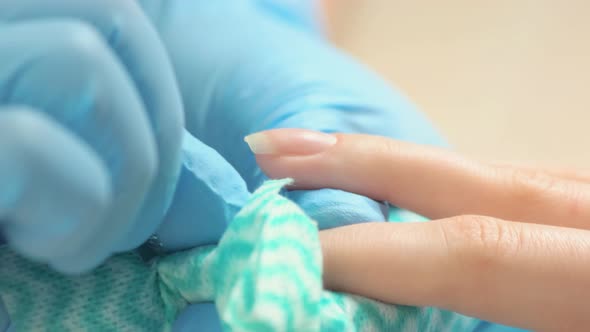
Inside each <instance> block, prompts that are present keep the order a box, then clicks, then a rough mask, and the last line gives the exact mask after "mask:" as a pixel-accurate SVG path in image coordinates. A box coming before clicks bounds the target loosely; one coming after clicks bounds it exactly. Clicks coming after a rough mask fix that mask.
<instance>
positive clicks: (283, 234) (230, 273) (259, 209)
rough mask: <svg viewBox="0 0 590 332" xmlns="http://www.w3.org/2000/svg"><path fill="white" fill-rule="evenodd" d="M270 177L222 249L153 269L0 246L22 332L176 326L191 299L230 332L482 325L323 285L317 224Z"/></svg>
mask: <svg viewBox="0 0 590 332" xmlns="http://www.w3.org/2000/svg"><path fill="white" fill-rule="evenodd" d="M287 183H288V180H281V181H269V182H267V183H266V184H264V185H263V186H262V187H261V188H260V189H259V190H257V191H256V192H255V193H254V194H253V195H252V198H251V200H250V202H249V203H248V204H247V205H246V206H245V207H244V208H243V209H242V211H240V213H239V214H238V215H237V216H236V217H235V219H234V220H233V222H232V223H231V224H230V227H229V229H228V230H227V231H226V233H225V234H224V236H223V238H222V239H221V241H220V243H219V245H218V246H217V247H205V248H196V249H193V250H190V251H186V252H181V253H177V254H173V255H169V256H166V257H163V258H160V259H159V260H157V261H155V262H154V263H153V265H151V266H150V265H146V264H145V263H144V262H143V261H142V260H141V259H140V258H139V257H138V256H137V255H136V254H134V253H129V254H124V255H119V256H116V257H113V258H111V259H110V260H109V261H108V262H107V263H106V264H104V265H103V266H102V267H100V268H99V269H97V270H95V271H94V272H93V273H92V274H89V275H85V276H81V277H75V278H72V277H64V276H61V275H58V274H57V273H54V272H52V271H51V270H50V269H48V268H46V267H45V266H42V265H39V264H35V263H30V262H28V261H27V260H25V259H22V258H20V257H19V256H17V255H15V254H14V253H12V252H11V251H9V250H8V249H7V248H1V249H0V261H1V262H2V268H1V269H0V294H2V298H3V299H4V302H5V304H6V307H7V309H8V312H9V313H10V315H11V317H12V320H13V324H15V327H16V328H17V331H166V330H169V329H170V327H171V324H172V322H173V321H174V318H175V317H176V314H177V313H178V312H179V310H182V308H184V307H185V306H186V305H187V304H188V303H195V302H203V301H215V303H216V306H217V308H218V311H219V315H220V317H221V320H222V325H223V328H224V329H225V330H226V331H256V332H263V331H412V332H414V331H471V330H473V328H474V327H475V326H476V325H477V323H478V321H477V320H475V319H472V318H469V317H465V316H461V315H458V314H455V313H451V312H447V311H442V310H438V309H434V308H416V307H405V306H393V305H386V304H382V303H379V302H376V301H372V300H368V299H365V298H361V297H357V296H352V295H346V294H339V293H333V292H329V291H325V290H323V288H322V278H321V273H322V270H321V268H322V262H321V252H320V246H319V240H318V231H317V226H316V224H315V223H314V222H313V221H312V220H310V219H309V218H308V217H307V216H306V215H305V214H304V213H303V212H302V211H301V210H300V209H299V208H298V207H297V206H296V205H295V204H293V203H292V202H290V201H289V200H287V199H286V198H283V197H282V196H281V195H280V194H279V191H280V190H281V188H282V187H283V186H284V185H285V184H287Z"/></svg>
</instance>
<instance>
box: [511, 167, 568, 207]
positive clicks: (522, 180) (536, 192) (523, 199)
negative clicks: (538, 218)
mask: <svg viewBox="0 0 590 332" xmlns="http://www.w3.org/2000/svg"><path fill="white" fill-rule="evenodd" d="M508 174H509V175H508V176H507V177H506V178H507V179H508V181H509V183H508V184H509V188H513V193H514V194H515V197H514V199H515V201H518V202H520V203H521V204H520V205H521V206H535V205H537V204H539V202H540V201H542V200H543V199H544V196H545V195H546V193H547V192H552V191H554V190H555V189H556V188H558V187H559V186H560V184H561V181H560V180H558V179H556V178H554V177H551V176H548V175H547V174H544V173H543V172H541V171H522V170H512V171H511V172H509V173H508Z"/></svg>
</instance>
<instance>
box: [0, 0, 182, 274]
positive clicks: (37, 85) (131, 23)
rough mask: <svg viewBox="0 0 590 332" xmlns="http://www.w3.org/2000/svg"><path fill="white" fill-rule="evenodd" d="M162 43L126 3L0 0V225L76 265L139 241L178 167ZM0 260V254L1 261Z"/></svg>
mask: <svg viewBox="0 0 590 332" xmlns="http://www.w3.org/2000/svg"><path fill="white" fill-rule="evenodd" d="M182 128H183V111H182V103H181V99H180V94H179V91H178V88H177V84H176V81H175V78H174V72H173V70H172V67H171V65H170V63H169V60H168V57H167V56H166V51H165V49H164V47H163V45H162V44H161V41H160V39H159V38H158V35H157V32H156V31H155V30H154V29H153V26H152V25H151V24H150V22H149V21H148V19H147V18H146V17H145V15H144V12H143V11H142V10H141V8H140V7H139V6H137V4H136V3H135V2H132V1H119V0H108V1H78V0H54V1H36V0H4V1H0V184H1V185H0V219H1V220H2V221H1V222H0V230H1V233H3V235H4V237H5V238H6V240H7V241H8V242H9V244H10V245H12V246H13V248H15V249H16V250H18V251H20V252H21V253H22V254H25V255H26V256H28V257H30V258H32V259H35V260H37V261H42V262H47V263H49V264H51V265H52V266H53V267H54V268H56V269H58V270H60V271H62V272H72V273H75V272H82V271H85V270H88V269H89V268H91V267H94V266H95V265H97V264H98V263H100V262H101V261H102V260H103V259H104V258H106V257H107V256H108V255H110V254H112V253H113V252H116V251H124V250H128V249H131V248H134V247H136V246H138V245H139V244H141V243H142V242H143V241H145V239H146V238H147V237H148V236H150V235H151V234H152V233H153V232H154V231H155V229H156V227H157V226H158V225H159V222H160V221H161V219H162V216H163V215H164V213H165V211H166V210H167V207H168V205H169V203H170V199H171V197H172V195H173V192H174V187H175V184H176V180H177V177H178V174H179V170H180V144H181V138H182ZM0 265H1V262H0Z"/></svg>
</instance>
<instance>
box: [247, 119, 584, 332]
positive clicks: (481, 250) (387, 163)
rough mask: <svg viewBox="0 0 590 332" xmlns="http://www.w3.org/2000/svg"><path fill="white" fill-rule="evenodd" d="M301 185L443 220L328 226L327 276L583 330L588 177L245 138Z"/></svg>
mask: <svg viewBox="0 0 590 332" xmlns="http://www.w3.org/2000/svg"><path fill="white" fill-rule="evenodd" d="M247 141H248V142H249V144H250V146H251V148H252V150H253V151H254V152H255V153H256V154H257V161H258V163H259V165H260V166H261V168H262V169H263V170H264V171H265V172H266V173H267V174H268V175H270V176H272V177H292V178H294V179H295V182H296V186H297V188H305V189H312V188H338V189H343V190H346V191H350V192H355V193H359V194H361V195H366V196H369V197H372V198H374V199H378V200H386V201H389V202H391V203H393V204H395V205H396V206H399V207H402V208H406V209H409V210H412V211H415V212H418V213H420V214H422V215H424V216H427V217H429V218H432V219H439V220H437V221H432V222H425V223H399V224H397V223H368V224H357V225H352V226H346V227H341V228H335V229H332V230H328V231H322V232H321V233H320V238H321V241H322V247H323V253H324V280H325V283H326V286H327V287H329V288H332V289H335V290H339V291H344V292H349V293H356V294H360V295H364V296H368V297H372V298H376V299H379V300H382V301H386V302H394V303H400V304H408V305H418V306H437V307H442V308H446V309H450V310H453V311H458V312H461V313H464V314H467V315H471V316H477V317H480V318H483V319H487V320H491V321H496V322H499V323H505V324H509V325H514V326H520V327H523V328H528V329H532V330H535V331H581V330H584V331H587V329H588V327H589V326H590V315H588V312H589V311H588V308H587V306H586V301H587V299H588V298H589V297H590V232H589V231H588V229H590V174H588V173H586V174H583V173H580V172H569V171H561V170H541V169H530V168H523V167H515V166H504V165H492V164H485V163H481V162H477V161H474V160H470V159H467V158H463V157H461V156H459V155H456V154H454V153H452V152H448V151H443V150H440V149H435V148H429V147H424V146H420V145H414V144H409V143H402V142H399V141H394V140H390V139H387V138H381V137H376V136H363V135H343V134H338V135H326V134H321V133H315V132H309V131H301V130H275V131H268V132H264V133H261V134H255V135H253V136H250V137H248V138H247Z"/></svg>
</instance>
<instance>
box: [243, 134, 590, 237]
mask: <svg viewBox="0 0 590 332" xmlns="http://www.w3.org/2000/svg"><path fill="white" fill-rule="evenodd" d="M248 140H249V141H250V143H251V145H252V147H253V150H254V152H255V153H256V152H257V160H258V163H259V165H260V167H261V168H262V169H263V170H264V171H265V172H266V173H267V174H268V175H269V176H271V177H279V178H280V177H292V178H294V179H295V183H296V185H297V186H298V187H301V188H306V189H310V188H325V187H328V188H337V189H343V190H346V191H351V192H355V193H358V194H361V195H365V196H369V197H372V198H374V199H378V200H386V201H389V202H390V203H392V204H394V205H396V206H398V207H401V208H405V209H408V210H411V211H414V212H418V213H420V214H422V215H424V216H426V217H429V218H431V219H439V218H445V217H450V216H455V215H461V214H478V215H488V216H494V217H497V218H502V219H508V220H515V221H525V222H535V223H544V224H554V225H563V226H565V225H567V226H572V227H578V228H588V227H590V224H589V223H588V220H590V185H588V184H584V183H575V182H572V181H562V180H560V179H558V178H554V177H550V176H543V175H539V174H537V175H531V174H534V173H531V172H521V171H517V170H514V169H509V168H504V167H495V166H491V165H487V164H482V163H479V162H477V161H474V160H470V159H467V158H464V157H462V156H460V155H458V154H456V153H453V152H451V151H446V150H442V149H437V148H433V147H427V146H422V145H416V144H412V143H407V142H401V141H395V140H391V139H387V138H384V137H378V136H368V135H350V134H337V135H327V134H322V133H317V132H309V131H302V130H293V129H291V130H271V131H267V132H263V133H259V134H256V136H254V137H249V138H248Z"/></svg>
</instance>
